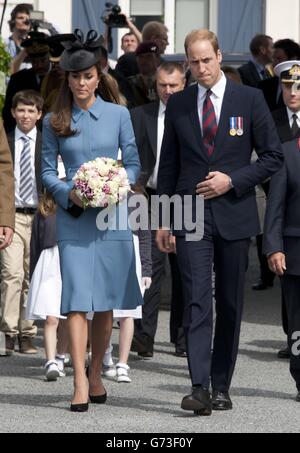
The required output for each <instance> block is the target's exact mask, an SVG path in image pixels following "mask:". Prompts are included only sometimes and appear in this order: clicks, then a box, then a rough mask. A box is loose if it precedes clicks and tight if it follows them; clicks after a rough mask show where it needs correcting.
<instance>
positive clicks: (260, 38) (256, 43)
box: [250, 35, 272, 57]
mask: <svg viewBox="0 0 300 453" xmlns="http://www.w3.org/2000/svg"><path fill="white" fill-rule="evenodd" d="M270 41H272V38H271V36H268V35H256V36H254V38H253V39H252V41H251V42H250V52H251V53H252V55H254V56H255V57H256V56H257V55H259V54H260V48H261V47H268V45H269V42H270Z"/></svg>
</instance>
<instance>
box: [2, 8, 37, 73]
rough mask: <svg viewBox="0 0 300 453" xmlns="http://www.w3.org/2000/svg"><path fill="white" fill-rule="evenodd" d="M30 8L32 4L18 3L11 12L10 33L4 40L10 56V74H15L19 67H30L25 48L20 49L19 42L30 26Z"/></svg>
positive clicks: (24, 37) (22, 39)
mask: <svg viewBox="0 0 300 453" xmlns="http://www.w3.org/2000/svg"><path fill="white" fill-rule="evenodd" d="M32 10H33V6H32V5H30V4H29V3H20V4H19V5H17V6H16V7H15V8H14V9H13V10H12V12H11V18H10V20H9V22H8V24H9V28H10V31H11V32H12V35H11V36H10V37H9V38H8V39H7V40H6V41H5V44H6V47H7V51H8V53H9V54H10V56H11V58H12V61H11V74H15V73H16V72H18V71H19V70H20V69H30V68H31V63H30V62H29V61H28V60H27V53H26V50H25V49H22V47H21V44H22V42H23V41H24V39H26V36H27V34H28V33H29V31H30V28H31V24H30V12H31V11H32Z"/></svg>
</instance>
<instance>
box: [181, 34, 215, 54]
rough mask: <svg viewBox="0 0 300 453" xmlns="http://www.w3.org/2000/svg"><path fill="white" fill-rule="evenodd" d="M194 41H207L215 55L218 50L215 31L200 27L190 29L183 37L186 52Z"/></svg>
mask: <svg viewBox="0 0 300 453" xmlns="http://www.w3.org/2000/svg"><path fill="white" fill-rule="evenodd" d="M196 41H209V42H210V43H211V45H212V47H213V49H214V51H215V53H216V55H217V53H218V51H219V50H220V46H219V41H218V38H217V36H216V35H215V33H213V32H212V31H209V30H206V29H201V30H193V31H191V32H190V33H189V34H188V35H187V37H186V38H185V43H184V48H185V53H186V54H188V49H189V46H190V45H191V44H193V43H194V42H196Z"/></svg>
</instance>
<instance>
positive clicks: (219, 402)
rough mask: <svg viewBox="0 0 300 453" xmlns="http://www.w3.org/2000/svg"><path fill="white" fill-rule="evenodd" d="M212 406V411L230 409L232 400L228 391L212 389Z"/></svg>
mask: <svg viewBox="0 0 300 453" xmlns="http://www.w3.org/2000/svg"><path fill="white" fill-rule="evenodd" d="M212 408H213V410H214V411H231V409H232V401H231V399H230V396H229V393H228V392H218V391H216V390H215V391H213V394H212Z"/></svg>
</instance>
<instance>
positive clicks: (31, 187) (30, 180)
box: [0, 90, 43, 356]
mask: <svg viewBox="0 0 300 453" xmlns="http://www.w3.org/2000/svg"><path fill="white" fill-rule="evenodd" d="M42 108H43V99H42V98H41V97H40V96H39V94H38V93H36V92H34V91H30V90H27V91H21V92H19V93H17V94H16V95H15V96H14V98H13V101H12V113H13V115H14V118H15V119H16V122H17V126H16V128H15V130H14V131H13V132H12V133H11V134H9V135H8V143H9V145H10V150H11V152H12V160H13V164H14V177H15V212H16V216H15V217H16V222H15V234H14V237H13V241H12V243H11V245H10V247H8V248H7V249H5V250H2V251H1V253H0V272H1V320H0V321H1V322H0V329H1V331H2V332H3V333H4V334H5V340H6V355H8V356H11V355H12V354H13V353H14V350H15V343H16V340H17V339H18V341H19V351H20V352H21V353H23V354H36V353H37V349H36V348H35V347H34V346H33V343H32V340H33V339H34V338H35V336H36V333H37V328H36V326H34V323H33V322H32V321H27V320H25V310H24V307H25V304H26V300H27V295H28V288H29V260H30V238H31V229H32V222H33V217H34V214H35V212H36V208H37V205H38V200H39V195H40V194H41V192H42V183H41V176H40V175H41V150H42V137H41V133H40V132H39V131H38V130H37V128H36V122H37V121H38V120H39V119H40V117H41V115H42Z"/></svg>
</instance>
